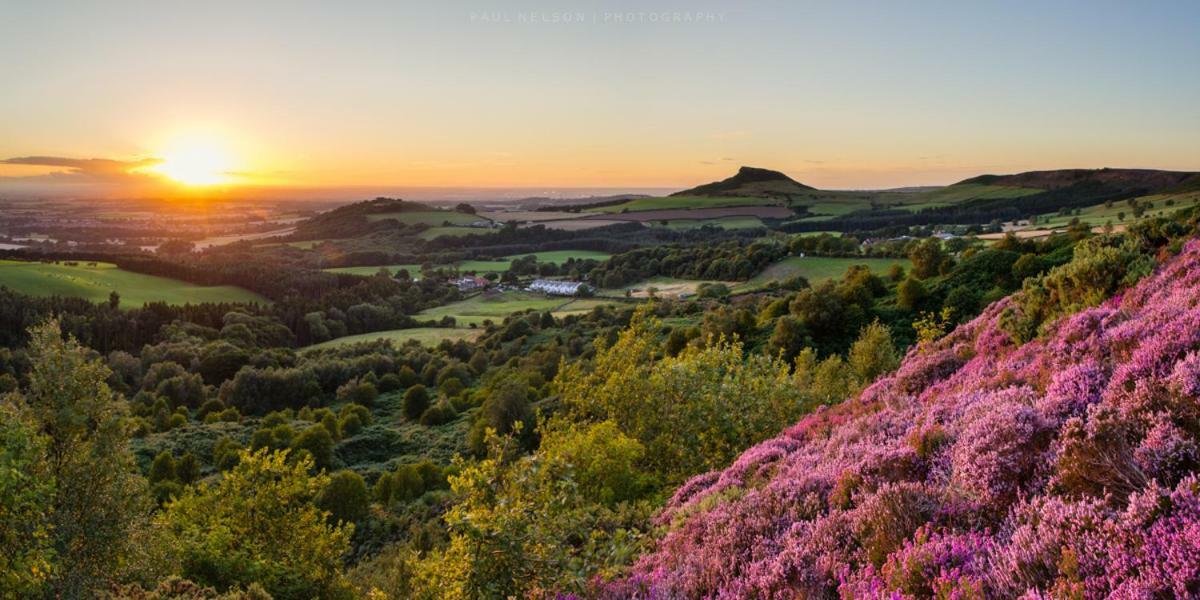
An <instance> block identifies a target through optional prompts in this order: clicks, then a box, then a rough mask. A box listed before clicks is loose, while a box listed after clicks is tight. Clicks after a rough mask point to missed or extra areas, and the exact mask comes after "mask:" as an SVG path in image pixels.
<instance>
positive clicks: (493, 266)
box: [325, 250, 612, 276]
mask: <svg viewBox="0 0 1200 600" xmlns="http://www.w3.org/2000/svg"><path fill="white" fill-rule="evenodd" d="M533 255H534V256H537V259H538V262H539V263H554V264H556V265H561V264H563V263H565V262H567V259H568V258H575V259H577V260H578V259H594V260H608V259H609V257H611V256H612V255H611V254H609V253H607V252H598V251H595V250H552V251H548V252H534V253H533ZM526 256H529V255H528V254H514V255H512V256H506V257H504V258H502V259H499V260H467V261H463V262H461V263H458V264H456V265H445V266H447V267H450V266H456V267H458V269H459V270H461V271H475V272H478V273H487V272H489V271H491V272H496V273H500V272H503V271H507V270H508V267H509V266H510V265H512V261H513V260H515V259H518V258H523V257H526ZM381 268H383V269H387V270H388V271H391V272H392V273H393V274H395V273H396V272H397V271H399V270H400V269H408V273H409V275H413V276H416V275H418V274H420V272H421V265H417V264H401V265H379V266H368V267H336V268H332V269H325V270H326V271H328V272H330V273H349V274H351V275H374V274H375V273H376V272H378V271H379V269H381Z"/></svg>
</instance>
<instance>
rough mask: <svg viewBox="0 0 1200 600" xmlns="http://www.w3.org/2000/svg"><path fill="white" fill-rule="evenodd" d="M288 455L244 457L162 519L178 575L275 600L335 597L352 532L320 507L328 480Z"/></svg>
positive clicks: (190, 492)
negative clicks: (255, 586)
mask: <svg viewBox="0 0 1200 600" xmlns="http://www.w3.org/2000/svg"><path fill="white" fill-rule="evenodd" d="M312 467H313V464H312V460H311V459H310V458H308V457H306V456H301V457H298V458H297V459H296V460H290V459H289V457H288V454H287V452H286V451H282V452H270V451H267V450H259V451H256V452H247V453H243V454H242V455H241V456H240V460H239V461H238V464H237V466H236V467H234V468H233V469H232V470H231V471H230V472H229V473H227V474H226V475H225V476H224V477H222V478H221V479H220V481H219V482H217V483H216V484H214V485H199V486H190V487H188V488H185V490H184V492H183V494H182V495H181V496H180V497H179V498H178V499H176V500H175V501H173V502H171V503H170V504H168V505H167V508H166V511H164V512H163V513H162V514H161V515H159V517H158V523H159V525H160V526H161V527H162V528H163V529H164V530H165V531H166V532H167V534H168V535H169V536H170V539H171V542H172V544H171V546H172V548H173V549H174V551H175V552H176V553H177V554H178V558H179V561H180V562H179V564H180V565H181V573H180V575H182V576H184V577H186V578H188V579H191V580H192V581H195V582H196V583H198V584H201V585H206V586H212V587H215V588H216V589H217V590H218V591H226V590H229V589H232V588H235V587H239V586H246V585H249V584H251V583H254V582H257V583H259V584H261V585H262V587H263V588H264V589H265V590H266V591H267V592H268V593H269V594H271V596H272V597H274V598H276V599H277V600H288V599H296V600H300V599H304V600H308V599H309V598H314V597H321V598H328V597H331V596H334V595H337V594H338V593H339V592H341V591H342V590H344V589H345V588H346V584H345V582H344V581H343V578H342V574H341V570H340V567H341V556H342V554H343V553H345V552H346V551H347V550H348V549H349V547H350V534H351V533H352V532H353V529H354V526H353V525H351V524H346V523H342V524H333V523H330V522H329V520H328V518H327V513H326V512H325V511H323V510H321V509H320V508H318V507H317V505H316V503H315V499H316V498H317V496H318V495H319V494H320V493H321V491H322V490H324V489H326V488H327V487H328V484H329V478H328V477H327V476H325V475H321V474H318V475H310V474H309V472H310V471H311V469H312Z"/></svg>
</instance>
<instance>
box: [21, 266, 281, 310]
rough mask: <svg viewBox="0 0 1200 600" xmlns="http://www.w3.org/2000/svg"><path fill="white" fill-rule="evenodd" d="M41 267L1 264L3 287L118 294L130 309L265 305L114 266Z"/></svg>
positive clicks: (224, 290)
mask: <svg viewBox="0 0 1200 600" xmlns="http://www.w3.org/2000/svg"><path fill="white" fill-rule="evenodd" d="M90 264H91V263H79V264H78V265H74V266H71V265H67V264H64V263H53V264H51V263H38V262H23V261H0V285H3V286H5V287H8V288H9V289H11V290H14V291H17V292H21V293H23V294H30V295H34V296H69V297H79V298H84V299H86V300H91V301H92V302H101V301H106V300H108V297H109V294H111V293H112V292H114V291H115V292H117V293H118V294H120V296H121V304H122V306H126V307H133V306H142V305H143V304H145V303H148V302H165V303H167V304H176V305H178V304H189V303H191V304H196V303H199V302H261V303H266V302H267V300H266V299H265V298H263V297H262V296H259V295H258V294H255V293H253V292H250V291H248V290H245V289H242V288H239V287H234V286H228V285H223V286H199V285H194V284H191V283H187V282H184V281H179V280H177V279H168V278H166V277H156V276H153V275H144V274H141V273H133V272H130V271H125V270H122V269H120V268H117V266H116V265H113V264H111V263H94V264H95V266H89V265H90Z"/></svg>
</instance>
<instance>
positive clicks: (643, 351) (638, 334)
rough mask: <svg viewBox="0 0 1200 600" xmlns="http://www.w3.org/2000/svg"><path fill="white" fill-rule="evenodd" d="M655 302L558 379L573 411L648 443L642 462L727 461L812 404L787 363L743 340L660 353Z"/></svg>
mask: <svg viewBox="0 0 1200 600" xmlns="http://www.w3.org/2000/svg"><path fill="white" fill-rule="evenodd" d="M648 308H649V307H642V308H639V309H638V311H637V312H635V313H634V317H633V319H632V320H631V322H630V325H629V327H628V328H627V329H625V330H624V331H622V332H621V334H620V335H619V336H618V338H617V341H616V343H614V344H612V345H611V346H608V345H606V344H605V343H604V342H603V341H602V340H601V341H597V344H596V358H595V360H594V361H593V362H592V363H591V364H585V363H580V362H577V363H570V364H567V365H565V366H564V367H563V368H562V369H561V370H560V371H559V374H558V377H557V378H556V379H555V380H554V384H555V387H556V388H557V389H558V391H559V396H560V398H561V402H562V404H563V407H564V409H565V411H566V414H567V415H568V417H569V418H571V419H573V420H575V421H579V422H589V423H590V422H602V421H606V420H611V421H612V422H613V423H615V424H616V426H617V427H618V428H619V430H620V431H621V432H622V433H623V434H624V435H626V436H628V437H630V438H632V439H635V440H637V441H638V442H639V443H641V444H642V445H643V446H644V447H645V450H646V452H645V458H644V460H643V462H644V465H643V466H645V467H648V468H649V469H650V470H651V472H653V473H654V474H656V475H659V476H660V477H662V478H663V480H664V481H666V482H679V481H682V480H683V479H685V478H687V477H689V476H691V475H695V474H697V473H701V472H704V471H708V470H711V469H714V468H717V467H719V466H721V465H726V464H728V463H729V461H731V460H733V458H735V457H736V456H737V454H738V453H740V452H742V451H743V450H745V449H746V448H749V447H750V446H752V445H754V444H755V443H757V442H759V441H762V440H764V439H766V438H767V437H768V436H770V435H774V434H776V433H778V432H779V430H780V429H781V428H782V427H784V426H786V425H788V424H790V423H793V422H794V421H795V420H796V419H797V418H798V417H799V416H800V415H801V414H803V413H804V412H805V411H806V410H808V408H810V407H811V406H812V405H813V403H812V401H811V399H810V398H809V397H808V396H807V395H806V393H805V391H804V390H802V389H801V388H798V387H797V386H795V385H792V381H791V374H790V369H789V368H788V364H787V363H786V362H784V361H782V360H779V359H777V358H775V357H770V356H763V355H760V354H749V355H748V354H747V353H745V352H744V351H743V348H742V345H741V344H740V343H737V342H729V341H719V342H716V343H712V344H710V345H707V346H704V347H694V346H689V347H688V348H686V349H684V351H683V352H681V353H680V354H679V355H678V356H676V357H668V358H661V359H660V358H657V355H658V350H659V348H660V342H659V331H661V330H662V323H661V322H660V321H658V320H657V319H656V318H654V317H653V315H652V314H651V313H650V312H649V310H648Z"/></svg>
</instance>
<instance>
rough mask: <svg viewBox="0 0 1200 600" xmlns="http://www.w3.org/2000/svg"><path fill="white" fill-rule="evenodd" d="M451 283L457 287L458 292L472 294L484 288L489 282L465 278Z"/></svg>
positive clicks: (475, 278) (469, 277) (481, 279)
mask: <svg viewBox="0 0 1200 600" xmlns="http://www.w3.org/2000/svg"><path fill="white" fill-rule="evenodd" d="M451 283H453V284H454V285H456V286H458V291H460V292H473V291H475V290H481V289H483V288H486V287H487V286H488V283H490V282H489V281H488V280H487V279H484V278H483V277H471V276H466V277H460V278H458V279H455V280H454V281H451Z"/></svg>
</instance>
